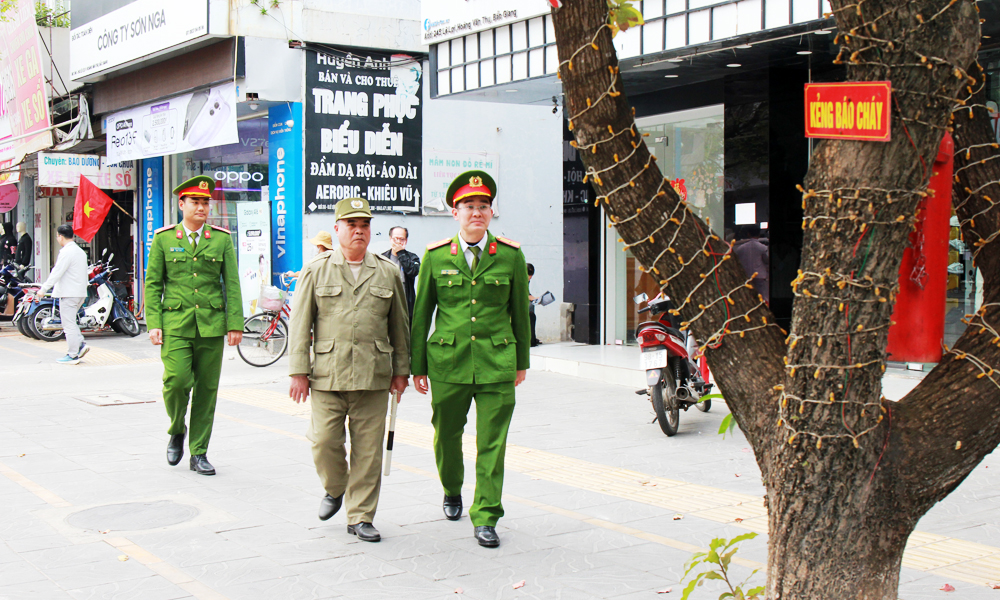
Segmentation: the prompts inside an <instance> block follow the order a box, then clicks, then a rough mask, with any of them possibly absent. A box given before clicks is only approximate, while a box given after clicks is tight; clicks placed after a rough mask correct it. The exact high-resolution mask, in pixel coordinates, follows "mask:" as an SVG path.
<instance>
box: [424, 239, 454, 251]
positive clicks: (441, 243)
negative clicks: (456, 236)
mask: <svg viewBox="0 0 1000 600" xmlns="http://www.w3.org/2000/svg"><path fill="white" fill-rule="evenodd" d="M450 243H451V238H445V239H443V240H438V241H436V242H434V243H431V244H427V249H428V250H433V249H435V248H440V247H441V246H444V245H445V244H450Z"/></svg>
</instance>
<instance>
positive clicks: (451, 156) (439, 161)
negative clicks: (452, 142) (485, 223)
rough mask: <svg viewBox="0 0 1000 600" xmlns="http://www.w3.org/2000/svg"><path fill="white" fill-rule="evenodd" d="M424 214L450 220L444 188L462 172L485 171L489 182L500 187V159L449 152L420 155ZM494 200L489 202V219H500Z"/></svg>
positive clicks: (434, 151) (494, 156) (495, 156)
mask: <svg viewBox="0 0 1000 600" xmlns="http://www.w3.org/2000/svg"><path fill="white" fill-rule="evenodd" d="M424 167H425V170H424V172H425V173H426V174H427V177H425V178H424V184H425V185H426V187H425V188H424V211H423V213H424V214H425V215H442V216H443V215H447V216H451V208H449V207H448V204H447V202H445V200H444V195H445V193H446V192H447V191H448V186H449V185H451V182H452V181H454V180H455V178H456V177H458V176H459V175H460V174H461V173H463V172H464V171H471V170H472V169H476V170H479V171H486V172H487V173H488V174H489V176H490V177H492V178H493V181H495V182H497V188H498V190H500V189H503V188H502V187H501V185H500V155H499V154H491V153H489V152H449V151H447V150H428V151H427V154H426V155H424ZM499 197H500V192H499V191H498V192H497V198H494V199H493V216H499V215H500V208H499V204H498V203H497V200H498V199H499Z"/></svg>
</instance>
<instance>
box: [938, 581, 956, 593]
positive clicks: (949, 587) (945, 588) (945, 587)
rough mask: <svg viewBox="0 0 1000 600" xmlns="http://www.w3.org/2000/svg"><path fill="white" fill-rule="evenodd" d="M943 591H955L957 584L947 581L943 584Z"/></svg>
mask: <svg viewBox="0 0 1000 600" xmlns="http://www.w3.org/2000/svg"><path fill="white" fill-rule="evenodd" d="M941 591H942V592H954V591H955V586H953V585H951V584H949V583H946V584H944V585H942V586H941Z"/></svg>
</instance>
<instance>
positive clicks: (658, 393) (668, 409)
mask: <svg viewBox="0 0 1000 600" xmlns="http://www.w3.org/2000/svg"><path fill="white" fill-rule="evenodd" d="M676 391H677V384H676V383H675V382H674V373H673V366H672V365H669V364H668V365H667V368H665V369H663V376H662V377H661V378H660V382H659V383H657V384H656V385H654V386H653V387H652V388H651V389H650V390H649V397H650V399H651V400H652V402H653V411H654V412H656V422H657V423H659V424H660V429H661V430H663V433H665V434H667V436H673V435H675V434H676V433H677V426H678V425H680V420H681V416H680V409H679V408H678V406H677V397H676V396H675V393H676Z"/></svg>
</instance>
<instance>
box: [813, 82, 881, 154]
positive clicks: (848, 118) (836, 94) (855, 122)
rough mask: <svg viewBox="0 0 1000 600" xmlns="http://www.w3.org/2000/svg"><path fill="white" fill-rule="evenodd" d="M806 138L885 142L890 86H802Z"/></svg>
mask: <svg viewBox="0 0 1000 600" xmlns="http://www.w3.org/2000/svg"><path fill="white" fill-rule="evenodd" d="M805 94H806V99H805V100H806V101H805V108H806V137H811V138H826V139H832V140H868V141H873V142H888V141H889V139H890V137H891V134H892V131H891V129H892V128H891V123H890V118H889V104H890V102H891V101H892V83H891V82H889V81H867V82H848V83H807V84H805Z"/></svg>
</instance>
